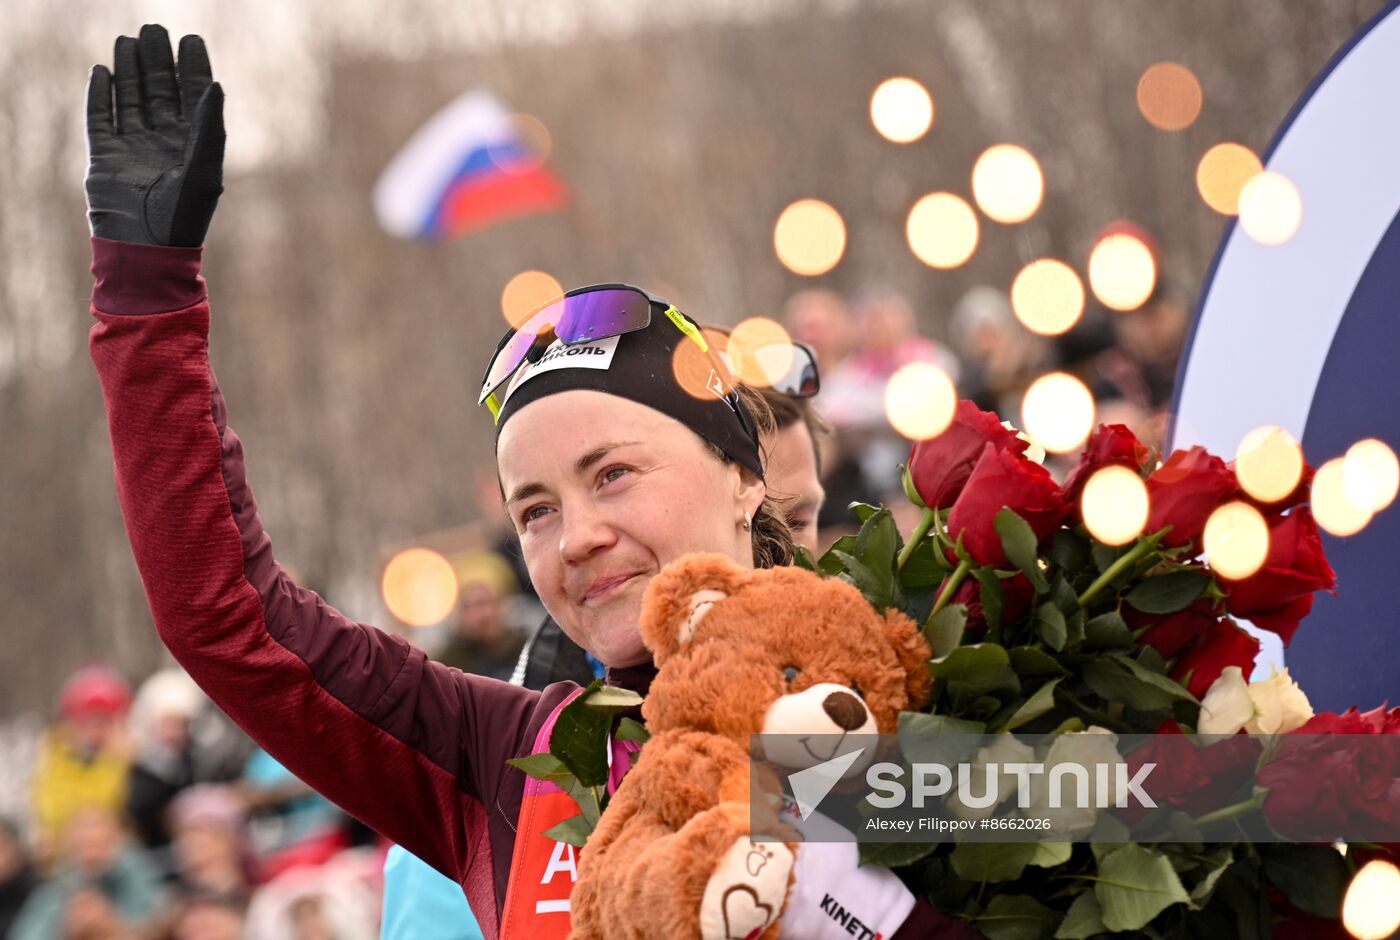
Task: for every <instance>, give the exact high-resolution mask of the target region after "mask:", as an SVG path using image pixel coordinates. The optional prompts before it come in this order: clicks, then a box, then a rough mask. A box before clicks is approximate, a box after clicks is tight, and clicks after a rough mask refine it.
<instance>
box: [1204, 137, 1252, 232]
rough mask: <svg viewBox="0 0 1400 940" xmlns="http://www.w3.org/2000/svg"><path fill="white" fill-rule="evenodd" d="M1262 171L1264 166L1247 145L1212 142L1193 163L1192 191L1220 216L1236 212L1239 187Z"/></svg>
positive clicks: (1238, 200)
mask: <svg viewBox="0 0 1400 940" xmlns="http://www.w3.org/2000/svg"><path fill="white" fill-rule="evenodd" d="M1263 171H1264V165H1263V164H1262V163H1260V162H1259V158H1258V157H1256V156H1255V155H1254V151H1253V150H1250V149H1249V148H1248V147H1244V146H1241V145H1240V144H1235V143H1229V142H1226V143H1223V144H1216V145H1215V146H1214V147H1211V148H1210V149H1209V150H1207V151H1206V152H1205V156H1203V157H1201V162H1200V163H1198V164H1196V190H1197V191H1198V192H1199V193H1200V194H1201V198H1202V199H1204V200H1205V203H1206V205H1208V206H1210V207H1211V208H1212V209H1214V210H1215V211H1216V212H1219V213H1220V214H1221V215H1235V214H1236V213H1238V212H1239V211H1240V190H1242V189H1244V184H1245V183H1248V182H1249V181H1250V180H1252V179H1254V177H1256V176H1258V175H1259V174H1260V173H1262V172H1263Z"/></svg>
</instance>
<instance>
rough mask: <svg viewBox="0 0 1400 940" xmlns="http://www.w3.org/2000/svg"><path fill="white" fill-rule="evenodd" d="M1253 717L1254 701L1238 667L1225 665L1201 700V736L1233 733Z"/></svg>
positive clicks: (1199, 725)
mask: <svg viewBox="0 0 1400 940" xmlns="http://www.w3.org/2000/svg"><path fill="white" fill-rule="evenodd" d="M1253 718H1254V700H1253V699H1251V698H1250V697H1249V683H1247V682H1245V681H1244V673H1242V672H1240V667H1239V666H1226V667H1225V669H1224V671H1223V672H1221V673H1220V678H1218V679H1216V680H1215V681H1214V682H1212V683H1211V685H1210V688H1209V689H1207V690H1206V695H1205V698H1203V699H1201V720H1200V722H1199V723H1198V724H1197V726H1196V730H1197V731H1199V732H1200V733H1201V734H1234V733H1235V732H1236V731H1239V730H1240V729H1241V728H1243V727H1244V726H1245V725H1246V724H1247V723H1248V722H1249V721H1250V720H1252V719H1253Z"/></svg>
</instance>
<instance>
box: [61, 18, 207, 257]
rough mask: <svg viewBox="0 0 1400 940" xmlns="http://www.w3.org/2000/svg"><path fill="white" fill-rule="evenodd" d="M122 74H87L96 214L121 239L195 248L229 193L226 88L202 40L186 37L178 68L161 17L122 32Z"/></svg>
mask: <svg viewBox="0 0 1400 940" xmlns="http://www.w3.org/2000/svg"><path fill="white" fill-rule="evenodd" d="M115 71H116V75H115V84H116V93H117V95H116V101H117V106H116V119H115V121H114V120H113V112H112V85H113V83H114V77H113V75H112V73H111V72H108V71H107V69H106V68H105V67H103V66H101V65H97V66H94V67H93V69H92V78H91V80H90V81H89V83H88V103H87V127H88V174H87V198H88V221H89V222H90V223H91V225H92V233H93V234H94V235H100V236H101V237H103V238H111V239H115V240H116V241H123V242H138V243H140V244H145V245H176V246H180V247H186V248H195V247H198V246H199V245H201V244H203V243H204V233H205V232H207V231H208V230H209V220H210V219H211V218H212V217H213V215H214V207H215V206H216V205H217V204H218V202H219V193H221V192H223V189H224V187H223V164H224V91H223V89H222V88H220V87H219V86H218V84H217V83H216V82H215V81H214V78H213V74H212V73H211V72H210V70H209V55H208V53H206V52H205V51H204V40H202V39H200V38H199V37H198V36H186V37H185V38H183V39H181V40H180V73H179V78H178V79H177V78H176V75H175V60H174V58H173V57H172V56H171V54H170V37H169V36H168V35H167V34H166V32H165V28H164V27H162V26H142V27H141V38H140V40H139V41H138V40H136V39H132V38H131V37H130V36H122V37H121V38H120V39H118V40H117V50H116V70H115Z"/></svg>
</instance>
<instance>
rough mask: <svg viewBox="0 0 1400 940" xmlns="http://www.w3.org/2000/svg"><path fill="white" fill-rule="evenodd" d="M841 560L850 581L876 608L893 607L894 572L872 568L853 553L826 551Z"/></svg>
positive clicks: (834, 550)
mask: <svg viewBox="0 0 1400 940" xmlns="http://www.w3.org/2000/svg"><path fill="white" fill-rule="evenodd" d="M827 554H828V555H834V556H835V557H836V559H837V560H838V561H840V562H841V565H842V567H843V568H844V569H845V573H846V574H847V575H849V576H850V578H851V583H852V584H854V585H855V586H856V587H857V588H859V589H860V592H861V593H862V594H864V595H865V599H866V600H868V601H870V603H871V604H872V605H873V606H875V607H876V608H880V609H883V608H885V607H894V606H896V605H895V604H894V572H893V571H892V570H889V568H888V566H886V568H885V569H884V570H880V569H877V568H872V567H870V566H869V565H867V564H866V563H865V562H863V561H861V560H860V559H859V558H857V557H856V556H854V555H851V554H848V553H846V552H843V551H841V550H839V549H836V548H833V549H832V550H831V551H829V552H827Z"/></svg>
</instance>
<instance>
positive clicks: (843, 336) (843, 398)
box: [783, 282, 1189, 545]
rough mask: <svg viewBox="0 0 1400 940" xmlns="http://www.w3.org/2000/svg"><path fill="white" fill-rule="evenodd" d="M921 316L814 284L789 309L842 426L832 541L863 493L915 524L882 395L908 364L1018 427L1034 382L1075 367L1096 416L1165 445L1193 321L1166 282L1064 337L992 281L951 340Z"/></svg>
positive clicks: (905, 454)
mask: <svg viewBox="0 0 1400 940" xmlns="http://www.w3.org/2000/svg"><path fill="white" fill-rule="evenodd" d="M919 320H920V318H919V317H917V316H916V314H915V311H914V309H913V307H912V306H911V305H910V303H909V301H908V300H907V299H906V298H905V297H904V296H903V295H901V294H900V293H899V292H897V291H894V290H890V289H883V288H878V289H868V290H864V291H861V292H859V293H856V294H855V295H853V296H851V297H849V298H846V297H842V296H841V295H839V294H837V293H835V292H833V291H830V290H825V289H813V290H807V291H802V292H801V293H798V294H796V295H794V296H793V297H791V298H790V299H789V300H788V302H787V304H786V306H785V309H784V311H783V325H784V326H785V327H786V329H787V330H788V332H789V334H790V335H791V337H792V338H793V339H794V340H796V341H798V342H802V343H806V344H807V345H808V346H810V347H811V348H812V349H813V350H814V351H815V352H816V355H817V361H818V363H819V365H820V368H821V392H820V394H819V395H818V396H817V397H816V398H815V399H814V403H815V406H816V408H817V410H818V411H820V413H821V414H822V416H823V417H825V418H826V420H827V422H828V423H829V424H830V426H831V428H832V431H833V433H832V434H831V435H829V436H827V438H826V439H825V440H824V441H823V443H822V446H823V449H824V450H823V455H822V457H823V459H822V461H821V467H822V482H823V485H824V487H825V490H826V495H827V499H826V504H825V506H824V507H823V510H822V513H821V516H820V519H819V524H820V526H821V536H822V537H821V542H822V544H823V545H826V544H829V543H830V542H831V541H833V540H835V539H836V538H837V537H838V536H839V535H842V534H845V533H847V532H850V531H853V528H854V521H855V520H854V517H853V516H852V514H851V513H850V511H849V510H848V509H847V507H848V506H849V504H850V503H851V502H852V501H855V500H860V501H863V502H869V503H884V504H885V505H888V506H891V507H897V509H896V516H897V518H899V514H900V513H906V514H907V515H906V516H905V517H903V518H901V519H900V521H901V524H902V528H903V529H905V530H906V531H907V530H908V528H909V527H910V526H912V525H913V523H914V521H915V518H916V517H917V510H915V509H914V508H913V507H912V506H911V505H910V504H909V503H908V501H907V500H906V499H905V498H904V496H903V492H902V489H901V486H900V479H899V469H898V468H899V465H900V464H903V463H905V462H907V461H908V458H909V442H908V441H907V440H905V439H904V438H902V437H901V436H900V435H899V434H898V433H896V431H895V430H894V428H893V427H892V426H891V424H890V422H889V420H888V418H887V416H886V414H885V406H884V394H883V393H884V388H885V384H886V383H887V382H888V381H889V379H890V377H891V376H892V375H893V374H894V373H895V372H896V371H897V370H898V369H900V368H901V367H903V366H906V365H909V364H910V363H914V362H926V363H930V364H932V365H935V366H938V367H939V368H940V369H942V370H943V371H944V372H945V373H946V374H947V375H948V377H949V378H951V379H952V380H953V382H954V384H955V386H956V388H957V392H958V397H960V398H968V399H971V400H973V401H974V402H976V403H977V405H978V407H980V408H982V409H984V410H986V411H992V412H995V413H996V414H998V415H1000V416H1001V418H1002V419H1003V420H1006V421H1010V422H1011V423H1012V424H1013V425H1015V426H1016V427H1018V428H1020V427H1023V424H1022V419H1021V400H1022V397H1023V396H1024V394H1025V392H1026V390H1027V389H1028V388H1029V387H1030V385H1031V383H1032V382H1034V381H1035V380H1036V379H1037V378H1039V377H1040V376H1042V375H1044V374H1046V373H1047V372H1052V371H1061V372H1067V373H1069V374H1071V375H1073V376H1075V377H1076V378H1078V379H1080V380H1081V381H1082V382H1083V383H1084V384H1085V385H1086V386H1087V387H1088V388H1089V390H1090V392H1092V393H1093V396H1094V400H1095V402H1096V405H1097V416H1096V422H1101V423H1104V424H1124V425H1127V426H1128V427H1129V428H1131V429H1132V430H1133V431H1134V432H1135V433H1137V435H1138V436H1139V438H1140V439H1141V440H1143V441H1144V442H1145V443H1147V444H1149V445H1150V446H1154V447H1157V448H1159V449H1160V447H1161V445H1162V442H1163V437H1164V434H1165V431H1166V421H1167V410H1168V408H1169V407H1170V405H1171V396H1172V389H1173V387H1174V385H1175V382H1176V368H1177V360H1178V357H1179V355H1180V352H1181V347H1182V343H1183V341H1184V339H1185V336H1186V330H1187V327H1188V325H1189V314H1188V311H1187V309H1186V307H1185V305H1184V304H1183V303H1182V302H1180V301H1179V300H1178V299H1177V298H1176V297H1175V296H1173V295H1172V293H1171V292H1170V291H1169V289H1167V288H1166V287H1165V286H1163V285H1162V284H1161V282H1159V284H1158V287H1157V288H1156V290H1155V292H1154V293H1153V294H1152V296H1151V297H1149V299H1148V300H1147V301H1146V303H1144V304H1143V305H1142V306H1141V307H1139V308H1138V309H1136V310H1133V311H1130V312H1127V313H1108V312H1107V311H1102V310H1099V311H1091V312H1090V313H1089V314H1088V315H1086V317H1085V319H1084V320H1082V321H1081V322H1080V323H1079V324H1078V325H1077V326H1076V327H1075V328H1074V329H1073V330H1071V331H1069V332H1067V333H1065V334H1063V335H1061V336H1057V337H1045V336H1040V335H1037V334H1035V333H1032V332H1031V331H1030V330H1028V329H1026V328H1025V327H1024V326H1023V325H1022V324H1021V323H1020V322H1019V321H1018V320H1017V319H1016V316H1015V313H1014V312H1013V310H1012V306H1011V301H1010V298H1009V297H1008V296H1007V294H1006V293H1005V292H1004V291H1002V290H1000V289H998V288H994V287H975V288H973V289H972V290H969V291H968V292H967V293H966V294H964V295H963V296H962V297H961V298H960V299H959V300H958V301H957V303H956V304H954V305H953V307H952V309H951V311H950V313H949V316H948V317H947V320H946V337H945V339H944V341H943V342H938V341H935V340H933V339H931V338H929V337H926V336H923V335H921V334H920V333H919V331H918V328H917V324H918V322H919ZM1067 461H1068V462H1067ZM1069 463H1072V459H1071V458H1070V457H1061V458H1057V457H1055V456H1053V455H1052V456H1051V457H1050V458H1049V459H1048V460H1047V461H1046V466H1047V468H1049V469H1050V470H1051V472H1052V473H1054V474H1056V476H1059V475H1060V474H1061V473H1063V472H1064V471H1065V470H1066V469H1067V468H1068V466H1069Z"/></svg>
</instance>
